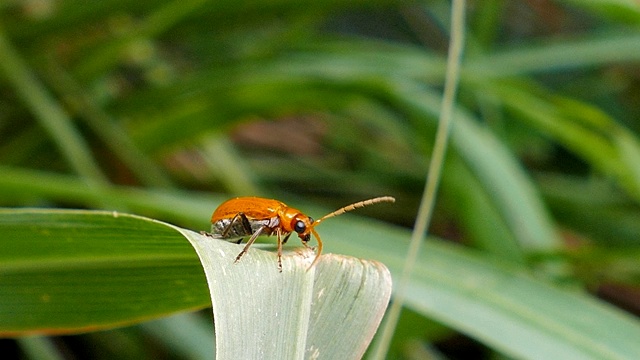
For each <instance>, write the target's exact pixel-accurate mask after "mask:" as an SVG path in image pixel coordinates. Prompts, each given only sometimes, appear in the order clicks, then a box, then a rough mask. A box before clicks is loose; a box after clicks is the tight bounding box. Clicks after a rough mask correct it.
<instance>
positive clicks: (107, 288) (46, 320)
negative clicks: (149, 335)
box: [0, 210, 209, 336]
mask: <svg viewBox="0 0 640 360" xmlns="http://www.w3.org/2000/svg"><path fill="white" fill-rule="evenodd" d="M0 236H1V237H0V239H1V240H0V334H2V335H5V336H6V335H18V334H23V333H38V332H39V333H71V332H79V331H88V330H94V329H100V328H105V327H113V326H117V325H125V324H130V323H134V322H139V321H142V320H145V319H150V318H154V317H159V316H162V315H166V314H169V313H172V312H176V311H180V310H185V309H198V308H203V307H206V306H208V305H209V299H208V296H207V292H206V287H205V282H204V281H205V279H204V276H203V275H204V273H203V271H202V267H201V266H200V264H198V261H197V256H196V254H195V252H194V251H193V249H192V248H191V246H189V244H188V243H187V242H186V241H184V238H183V237H182V236H181V235H180V234H179V233H178V232H176V231H175V230H173V229H171V228H170V227H167V226H165V225H162V224H161V223H159V222H155V221H153V220H150V219H145V218H142V217H137V216H132V215H125V214H118V213H115V212H96V211H56V210H0Z"/></svg>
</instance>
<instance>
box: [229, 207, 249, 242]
mask: <svg viewBox="0 0 640 360" xmlns="http://www.w3.org/2000/svg"><path fill="white" fill-rule="evenodd" d="M236 221H240V224H242V228H243V230H244V233H245V234H246V235H249V234H251V224H250V223H249V219H247V215H245V214H244V213H243V212H239V213H237V214H236V215H235V216H234V217H233V218H232V219H231V221H230V222H229V225H227V227H226V228H224V230H223V231H222V237H223V238H226V237H227V236H229V232H230V231H231V229H232V228H233V226H234V225H235V223H236ZM240 241H242V239H240ZM240 241H239V242H238V244H240Z"/></svg>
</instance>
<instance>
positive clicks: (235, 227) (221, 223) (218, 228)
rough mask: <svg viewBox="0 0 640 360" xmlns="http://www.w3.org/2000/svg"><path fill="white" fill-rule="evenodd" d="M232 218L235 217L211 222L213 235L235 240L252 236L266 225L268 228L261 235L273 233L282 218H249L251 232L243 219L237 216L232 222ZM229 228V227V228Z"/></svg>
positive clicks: (218, 237)
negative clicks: (246, 227)
mask: <svg viewBox="0 0 640 360" xmlns="http://www.w3.org/2000/svg"><path fill="white" fill-rule="evenodd" d="M231 220H233V218H230V219H220V220H218V221H216V222H214V223H213V224H211V236H212V237H214V238H217V239H224V240H229V241H233V240H237V239H240V238H243V237H246V236H251V235H253V233H255V232H256V231H258V229H260V228H261V227H262V226H265V225H266V226H267V228H266V229H264V230H263V231H262V234H261V235H271V234H272V233H273V232H274V231H275V229H276V228H277V227H278V226H279V225H280V219H279V218H278V217H277V216H276V217H272V218H270V219H263V220H255V219H247V220H248V221H249V225H250V226H251V232H247V229H245V226H244V224H243V221H242V219H240V218H236V220H235V221H234V222H233V224H232V223H231ZM227 228H229V229H228V230H227ZM223 234H224V235H223Z"/></svg>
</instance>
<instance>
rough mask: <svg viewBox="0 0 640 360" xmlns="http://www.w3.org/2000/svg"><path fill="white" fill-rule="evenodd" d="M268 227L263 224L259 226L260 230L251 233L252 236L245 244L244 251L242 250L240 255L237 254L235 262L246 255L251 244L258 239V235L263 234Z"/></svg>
mask: <svg viewBox="0 0 640 360" xmlns="http://www.w3.org/2000/svg"><path fill="white" fill-rule="evenodd" d="M266 228H267V226H266V225H262V226H260V228H258V230H256V232H254V233H253V235H251V237H250V238H249V240H248V241H247V244H246V245H245V246H244V248H243V249H242V251H240V254H238V256H236V261H234V263H237V262H238V261H240V258H241V257H242V255H244V254H245V253H246V252H247V251H249V248H250V247H251V245H252V244H253V243H254V242H255V241H256V239H257V238H258V236H260V234H262V232H263V231H264V230H265V229H266Z"/></svg>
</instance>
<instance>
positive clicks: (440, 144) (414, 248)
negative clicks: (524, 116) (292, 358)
mask: <svg viewBox="0 0 640 360" xmlns="http://www.w3.org/2000/svg"><path fill="white" fill-rule="evenodd" d="M464 11H465V1H464V0H454V1H453V5H452V8H451V20H452V21H451V40H450V45H449V54H448V58H447V72H446V78H445V83H444V97H443V99H442V111H441V112H440V119H439V122H438V129H437V131H436V140H435V144H434V148H433V154H432V157H431V162H430V163H429V173H428V175H427V181H426V184H425V190H424V192H423V194H422V201H421V202H420V208H419V209H418V215H417V218H416V222H415V226H414V228H413V233H412V235H411V242H410V244H409V250H408V253H407V260H406V261H405V264H404V268H403V271H402V276H401V278H400V282H399V284H398V287H397V290H396V293H395V295H394V300H393V303H392V304H391V307H390V309H389V313H388V314H387V319H386V321H385V324H384V327H383V331H382V335H381V337H380V341H379V342H378V344H377V347H376V349H375V351H374V353H373V359H384V358H385V357H386V354H387V352H388V350H389V345H390V344H391V338H392V337H393V333H394V331H395V328H396V326H397V324H398V319H399V318H400V312H401V311H402V306H403V304H404V300H405V297H406V293H407V289H408V286H409V280H410V278H411V274H412V273H413V268H414V267H415V263H416V260H417V257H418V253H419V251H420V246H421V245H422V242H423V241H424V239H425V238H426V233H427V229H428V227H429V224H430V222H431V217H432V214H433V207H434V203H435V199H436V192H437V190H438V185H439V183H440V177H441V176H440V175H441V173H442V167H443V163H444V157H445V154H446V149H447V143H448V141H449V133H450V130H451V125H452V118H453V110H454V105H455V96H456V91H457V88H458V82H459V77H460V62H461V59H462V50H463V46H464V31H465V29H464Z"/></svg>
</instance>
